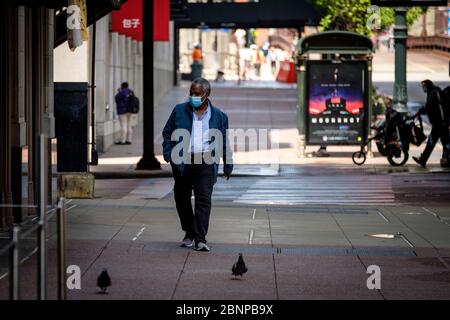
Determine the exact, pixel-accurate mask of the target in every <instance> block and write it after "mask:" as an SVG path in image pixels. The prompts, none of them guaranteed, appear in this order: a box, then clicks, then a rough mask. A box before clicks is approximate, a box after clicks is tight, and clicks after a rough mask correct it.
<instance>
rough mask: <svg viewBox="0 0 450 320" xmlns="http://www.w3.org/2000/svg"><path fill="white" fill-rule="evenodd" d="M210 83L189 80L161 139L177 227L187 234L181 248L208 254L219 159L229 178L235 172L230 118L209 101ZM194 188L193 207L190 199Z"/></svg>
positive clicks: (202, 80) (203, 80)
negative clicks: (172, 183)
mask: <svg viewBox="0 0 450 320" xmlns="http://www.w3.org/2000/svg"><path fill="white" fill-rule="evenodd" d="M210 94H211V85H210V83H209V82H208V81H207V80H205V79H203V78H198V79H196V80H194V81H193V82H192V85H191V88H190V94H189V102H184V103H181V104H178V105H176V106H175V108H174V109H173V111H172V114H171V115H170V117H169V120H168V121H167V123H166V125H165V127H164V129H163V132H162V135H163V138H164V142H163V153H164V160H165V161H166V162H170V164H171V166H172V172H173V176H174V179H175V186H174V194H175V203H176V208H177V212H178V215H179V218H180V222H181V227H182V229H183V231H184V232H185V233H186V234H185V236H184V238H183V241H182V244H181V245H182V246H183V247H194V249H195V250H197V251H209V250H210V248H209V247H208V245H207V244H206V243H207V241H206V234H207V232H208V227H209V217H210V213H211V197H212V191H213V187H214V184H215V183H216V182H217V175H218V171H219V169H218V168H219V162H220V158H223V162H224V166H223V167H224V169H223V170H224V176H225V177H226V178H227V180H228V179H229V178H230V176H231V173H232V171H233V158H232V151H231V146H230V144H229V141H228V136H227V134H228V132H227V130H228V117H227V115H226V114H225V113H224V112H222V111H221V110H219V109H218V108H216V107H215V106H213V105H212V103H211V101H210V100H209V96H210ZM192 190H194V196H195V208H194V211H193V210H192V205H191V196H192Z"/></svg>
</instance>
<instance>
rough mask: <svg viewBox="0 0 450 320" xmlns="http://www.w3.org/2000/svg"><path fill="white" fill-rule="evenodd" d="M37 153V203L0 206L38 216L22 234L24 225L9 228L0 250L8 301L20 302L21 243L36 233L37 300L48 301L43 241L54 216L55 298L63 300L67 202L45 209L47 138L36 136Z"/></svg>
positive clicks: (61, 199) (44, 243) (64, 296)
mask: <svg viewBox="0 0 450 320" xmlns="http://www.w3.org/2000/svg"><path fill="white" fill-rule="evenodd" d="M38 139H39V140H38V141H39V144H38V149H39V150H38V154H39V175H38V177H37V178H38V184H37V185H38V187H39V200H38V203H37V205H31V206H30V205H14V204H0V208H11V207H26V208H33V209H36V210H37V215H36V217H35V218H33V219H32V220H31V222H32V226H31V227H30V228H29V229H27V230H26V231H24V230H23V229H25V227H26V225H25V224H22V225H16V226H13V228H12V230H11V231H12V234H11V239H10V241H8V242H7V243H6V244H5V245H4V246H3V247H2V248H0V257H1V256H3V255H4V254H9V263H8V275H9V298H10V299H11V300H19V299H20V243H21V241H22V240H23V239H25V238H27V237H28V236H30V235H32V234H33V233H35V232H36V233H37V245H36V248H35V249H34V250H33V252H32V254H34V253H36V252H37V258H38V262H37V298H38V299H39V300H45V299H47V268H46V267H47V265H46V264H47V261H46V252H47V250H46V240H47V237H46V235H47V225H48V220H49V219H50V218H52V217H53V216H54V215H55V213H56V214H57V241H58V244H57V252H58V253H57V255H58V257H57V261H58V266H57V270H58V281H57V282H58V299H61V300H65V298H66V279H65V278H66V256H65V243H66V201H65V199H64V198H60V199H59V201H58V203H57V205H56V206H47V190H48V179H47V176H48V171H47V159H46V150H47V143H48V139H47V137H46V136H44V135H41V136H39V137H38Z"/></svg>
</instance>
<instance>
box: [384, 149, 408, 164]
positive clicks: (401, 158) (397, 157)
mask: <svg viewBox="0 0 450 320" xmlns="http://www.w3.org/2000/svg"><path fill="white" fill-rule="evenodd" d="M387 158H388V161H389V164H390V165H391V166H393V167H400V166H402V165H404V164H405V163H406V162H407V161H408V158H409V154H408V152H407V151H404V150H403V149H401V148H398V149H397V148H396V149H392V150H390V151H389V153H388V155H387Z"/></svg>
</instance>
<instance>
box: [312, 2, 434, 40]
mask: <svg viewBox="0 0 450 320" xmlns="http://www.w3.org/2000/svg"><path fill="white" fill-rule="evenodd" d="M312 1H313V3H314V4H315V6H316V7H317V8H318V9H319V10H320V12H321V13H322V19H321V21H320V27H321V29H322V31H326V30H347V31H354V32H358V33H361V34H364V35H367V36H369V35H370V34H371V32H372V30H371V28H370V27H369V26H368V23H367V22H368V21H370V20H373V17H374V15H378V16H379V25H378V26H377V29H379V30H384V29H386V28H388V27H390V26H391V25H393V24H394V21H395V12H394V9H393V8H387V7H381V8H380V10H379V11H378V12H377V11H374V10H369V8H370V7H371V3H370V0H333V1H331V0H312ZM426 10H427V7H412V8H409V9H408V12H407V16H406V18H407V24H408V26H410V25H411V24H413V23H414V21H416V20H417V18H419V17H420V16H421V15H422V14H423V13H425V12H426Z"/></svg>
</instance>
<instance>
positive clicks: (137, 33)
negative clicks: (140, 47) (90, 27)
mask: <svg viewBox="0 0 450 320" xmlns="http://www.w3.org/2000/svg"><path fill="white" fill-rule="evenodd" d="M142 1H145V0H128V1H127V2H125V3H124V4H123V5H122V7H121V9H120V10H117V11H113V13H112V31H113V32H118V33H120V34H124V35H126V36H129V37H131V38H132V39H134V40H138V41H142V23H143V22H142V18H143V11H142ZM147 1H148V0H147ZM153 9H154V12H153V17H151V20H150V21H152V22H153V27H154V34H153V39H154V41H169V40H170V39H169V23H170V2H169V0H154V1H153Z"/></svg>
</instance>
